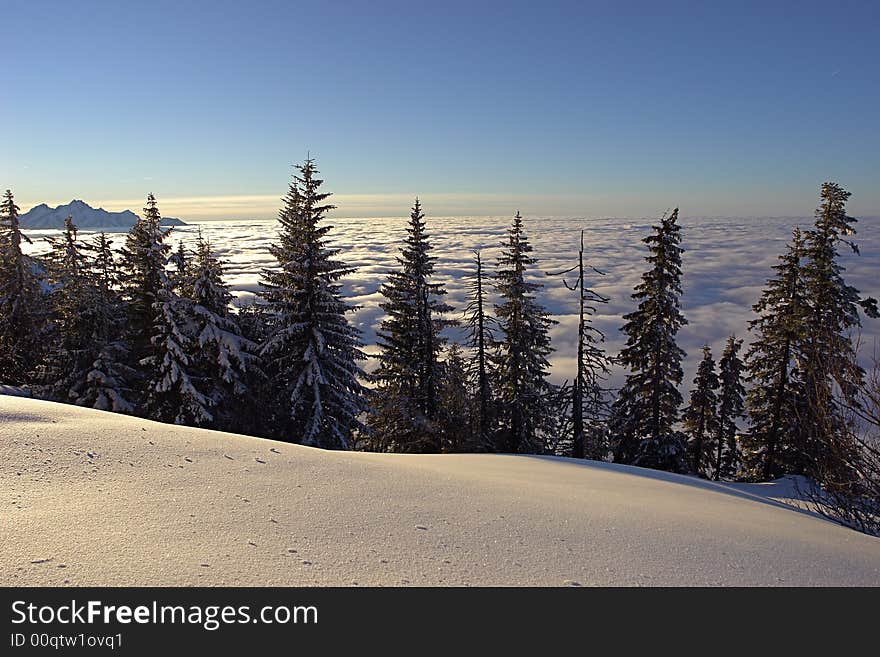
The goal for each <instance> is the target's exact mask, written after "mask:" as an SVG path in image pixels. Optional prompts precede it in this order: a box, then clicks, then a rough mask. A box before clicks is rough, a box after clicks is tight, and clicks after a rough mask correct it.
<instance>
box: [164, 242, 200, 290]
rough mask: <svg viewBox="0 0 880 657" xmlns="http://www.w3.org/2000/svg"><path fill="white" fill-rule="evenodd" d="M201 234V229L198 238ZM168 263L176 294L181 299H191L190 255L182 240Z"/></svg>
mask: <svg viewBox="0 0 880 657" xmlns="http://www.w3.org/2000/svg"><path fill="white" fill-rule="evenodd" d="M201 234H202V233H201V229H199V236H200V237H201ZM168 262H169V264H171V265H172V274H171V283H172V285H173V286H174V289H175V290H177V294H179V295H180V296H182V297H187V298H189V297H191V296H192V289H191V288H190V285H191V280H192V273H191V272H190V271H189V266H190V254H189V252H188V251H187V249H186V244H185V243H184V241H183V240H180V241H179V242H178V243H177V250H176V251H175V252H174V253H172V254H171V257H170V258H169V259H168Z"/></svg>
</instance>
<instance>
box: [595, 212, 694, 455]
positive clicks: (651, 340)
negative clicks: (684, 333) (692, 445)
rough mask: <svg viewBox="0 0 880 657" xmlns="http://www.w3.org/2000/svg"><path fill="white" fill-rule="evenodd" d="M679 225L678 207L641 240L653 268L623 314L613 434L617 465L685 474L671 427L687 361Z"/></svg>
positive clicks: (681, 448)
mask: <svg viewBox="0 0 880 657" xmlns="http://www.w3.org/2000/svg"><path fill="white" fill-rule="evenodd" d="M677 220H678V208H676V209H675V210H674V211H673V212H672V214H671V215H669V216H668V217H664V218H663V219H662V220H661V222H660V225H659V226H655V228H654V234H653V235H649V236H648V237H646V238H645V239H644V240H643V242H645V244H647V245H648V250H649V251H650V255H649V256H648V257H647V258H646V259H647V261H648V262H649V263H650V264H651V265H652V266H651V269H650V270H648V271H647V272H645V273H644V274H643V276H642V282H641V283H640V284H639V285H638V286H636V290H635V292H634V294H633V295H632V296H633V299H634V300H635V301H637V302H638V308H637V309H636V310H635V312H632V313H629V314H628V315H624V320H626V324H625V325H624V326H623V332H624V333H626V335H627V342H626V346H625V348H624V349H623V350H622V351H621V353H620V359H619V361H620V362H621V363H622V364H623V365H624V366H625V367H626V368H627V369H629V370H630V374H628V375H627V377H626V381H625V383H624V385H623V387H622V389H621V390H620V394H619V396H618V399H617V400H616V401H615V403H614V406H613V409H612V419H611V430H612V434H613V440H614V442H615V447H614V460H615V461H616V462H619V463H634V464H635V465H640V466H644V467H651V468H657V469H661V470H671V471H674V472H683V471H685V470H687V465H686V444H685V440H684V436H683V435H682V434H681V433H680V432H679V431H676V430H675V428H674V425H675V423H676V421H677V420H678V409H679V406H680V405H681V401H682V399H681V393H679V391H678V387H677V386H679V385H680V384H681V380H682V377H683V376H684V374H683V372H682V369H681V361H682V358H684V356H685V353H684V351H683V350H682V349H680V348H679V347H678V345H677V344H676V342H675V335H676V333H677V332H678V329H679V328H680V327H681V326H683V325H685V324H687V320H686V319H685V318H684V316H683V315H682V314H681V310H680V304H679V297H680V295H681V253H682V249H681V247H680V246H679V243H680V242H681V232H680V228H679V226H678V224H677V223H676V222H677Z"/></svg>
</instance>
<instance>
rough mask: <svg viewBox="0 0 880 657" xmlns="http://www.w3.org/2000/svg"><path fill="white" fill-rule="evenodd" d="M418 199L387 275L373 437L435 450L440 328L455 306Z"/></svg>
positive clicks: (384, 443)
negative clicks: (440, 279)
mask: <svg viewBox="0 0 880 657" xmlns="http://www.w3.org/2000/svg"><path fill="white" fill-rule="evenodd" d="M428 237H429V235H428V234H427V232H426V230H425V215H424V213H423V212H422V207H421V204H420V203H419V199H416V201H415V204H414V205H413V208H412V212H411V213H410V220H409V224H408V226H407V236H406V241H405V243H404V245H403V247H402V249H401V253H400V256H399V257H398V258H397V262H398V265H399V268H398V269H397V270H395V271H392V272H390V273H389V275H388V281H387V282H386V283H385V284H384V285H383V286H382V288H381V293H382V296H384V297H385V301H384V302H383V303H381V304H379V305H380V307H381V308H382V309H383V310H384V311H385V319H384V320H383V321H382V324H381V326H380V328H379V331H378V342H379V347H380V350H381V351H380V353H379V357H378V358H379V367H378V368H377V369H376V371H375V372H374V373H373V378H374V379H375V380H376V381H377V382H378V384H379V385H378V387H377V394H376V395H375V401H374V404H373V407H374V409H375V413H374V414H373V415H371V417H370V429H371V431H372V440H373V441H374V443H375V446H376V447H377V449H380V450H382V451H385V450H392V451H402V452H437V451H441V449H442V444H441V443H442V442H443V441H442V439H441V436H440V433H439V430H440V427H439V426H438V424H437V418H438V413H437V397H438V392H439V387H440V378H439V377H440V371H441V368H440V361H439V354H440V350H441V348H442V346H443V342H444V340H443V337H442V335H441V331H442V330H443V328H444V327H445V326H447V325H449V324H450V323H451V322H450V321H449V320H446V319H444V318H443V315H444V314H445V313H447V312H449V311H451V310H452V308H451V306H449V305H448V304H446V303H444V302H443V297H444V296H445V295H446V290H445V289H444V288H443V286H442V284H440V283H435V282H433V281H432V278H433V275H434V261H435V258H434V256H432V255H431V249H432V247H431V243H430V241H429V239H428Z"/></svg>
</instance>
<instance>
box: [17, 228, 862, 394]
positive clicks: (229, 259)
mask: <svg viewBox="0 0 880 657" xmlns="http://www.w3.org/2000/svg"><path fill="white" fill-rule="evenodd" d="M427 221H428V229H429V232H430V235H431V240H432V242H433V244H434V255H435V256H436V257H437V280H438V281H440V282H443V283H445V285H446V288H447V290H448V292H449V297H448V300H449V303H451V304H452V305H453V306H455V308H456V309H457V310H458V311H461V309H463V308H464V305H465V303H466V298H467V283H468V280H469V278H470V277H471V276H472V275H473V271H474V267H473V254H472V251H473V250H474V249H482V251H483V257H484V262H485V264H486V265H487V269H488V271H489V272H491V271H492V270H493V268H494V264H495V259H496V258H497V256H498V253H499V250H500V249H499V247H500V244H501V242H502V240H503V239H504V237H505V231H506V229H507V226H508V224H509V222H510V218H508V217H443V218H433V217H430V216H429V217H428V219H427ZM653 222H654V220H653V219H650V218H648V219H579V218H529V217H527V218H526V220H525V227H526V231H527V233H528V235H529V237H530V239H531V241H532V244H533V246H534V254H533V255H534V256H535V257H536V258H538V259H539V260H540V262H539V263H538V266H537V268H536V269H535V270H534V271H533V272H532V274H531V275H532V279H533V280H534V281H536V282H540V283H543V284H544V286H545V287H544V290H543V293H542V295H541V300H542V302H543V303H544V304H545V306H546V307H547V308H548V310H549V311H550V313H552V315H553V317H554V318H555V319H556V320H557V321H558V322H559V324H558V325H557V326H555V327H554V329H553V331H552V339H553V346H554V348H555V349H556V352H555V353H554V354H553V356H552V358H551V363H552V366H553V379H554V380H555V381H559V382H561V381H563V380H565V379H567V378H570V377H571V376H572V373H573V371H574V366H575V353H574V348H575V344H576V339H577V336H576V327H577V317H576V315H575V314H574V313H575V312H576V310H577V301H576V298H575V296H574V295H573V293H571V292H570V291H568V290H567V289H566V288H565V287H564V286H563V284H562V280H561V278H560V277H558V276H547V275H546V272H557V271H560V270H563V269H567V268H569V267H571V266H573V265H574V264H575V263H576V258H577V246H578V240H579V231H580V230H581V229H583V230H584V231H585V245H586V258H587V261H588V264H590V265H592V266H593V267H595V268H597V269H599V270H601V271H603V272H605V275H604V276H599V275H593V276H591V280H590V281H589V283H590V285H591V286H593V287H594V288H595V289H596V290H597V291H599V292H601V293H602V294H604V295H606V296H608V297H610V303H608V304H607V305H606V306H604V307H600V308H599V313H598V316H597V317H596V320H595V323H596V326H597V327H598V328H599V329H601V330H602V331H603V332H604V333H605V335H606V336H607V347H608V350H609V352H611V353H616V352H617V351H619V349H620V348H621V346H622V345H623V337H624V336H623V335H622V334H621V333H620V327H621V325H622V323H623V321H622V319H621V316H622V315H623V314H625V313H627V312H630V311H631V310H632V309H633V307H634V304H633V302H632V300H631V298H630V295H631V293H632V289H633V287H634V286H635V285H636V284H637V283H638V282H639V279H640V276H641V274H642V272H643V271H644V269H645V268H646V266H647V263H646V262H645V260H644V257H645V255H646V250H645V245H644V244H643V243H642V239H643V238H644V237H645V236H647V235H648V234H649V233H650V232H651V225H652V223H653ZM331 223H332V224H333V226H334V228H333V230H332V231H331V233H330V236H331V238H332V243H333V245H334V246H336V247H337V248H339V249H340V253H339V257H340V258H341V259H342V260H344V261H345V262H346V263H347V264H350V265H351V266H353V267H356V268H357V271H356V272H355V273H354V274H353V275H352V276H350V277H349V278H347V279H346V280H345V281H344V283H345V293H346V294H347V295H349V296H350V297H351V299H352V301H353V302H354V303H357V304H359V305H360V306H361V307H360V309H359V310H358V311H357V312H356V313H355V314H354V316H353V318H354V321H355V322H356V323H357V325H358V326H359V327H360V328H361V329H362V330H363V333H364V339H365V341H366V342H367V344H368V345H370V348H368V349H367V351H368V352H374V351H375V348H374V346H373V345H374V342H375V330H376V328H377V327H378V324H379V322H380V321H381V317H382V311H381V309H380V308H379V306H378V304H379V303H380V301H381V296H380V295H379V293H378V290H379V286H380V285H381V283H382V281H383V280H384V277H385V275H386V274H387V272H388V271H389V270H390V269H391V268H393V267H395V266H396V265H397V262H396V260H395V258H396V257H397V255H398V253H399V248H400V244H401V241H402V239H403V238H404V236H405V230H406V219H402V218H389V219H335V220H333V221H332V222H331ZM680 223H681V225H682V233H683V247H684V249H685V253H684V255H683V270H684V277H683V286H684V295H683V297H682V305H683V308H684V314H685V316H686V317H687V319H688V321H689V324H688V325H687V326H686V327H684V328H683V329H682V331H681V333H680V336H679V337H680V340H679V342H680V345H681V346H682V348H684V349H685V350H686V351H687V354H688V356H687V360H686V362H685V383H684V386H683V387H684V388H686V389H689V387H690V381H691V379H692V377H693V373H694V371H695V369H696V365H697V359H698V358H699V350H700V347H701V346H702V345H703V344H705V343H707V344H709V345H710V346H711V347H712V348H713V351H714V352H715V354H716V358H717V357H718V356H719V355H720V352H721V349H722V348H723V343H724V341H725V340H726V338H727V336H728V335H730V334H736V335H737V336H740V337H743V338H745V339H746V341H748V339H749V336H748V333H747V330H746V328H747V325H748V322H749V320H750V319H753V317H754V315H753V313H752V311H751V306H752V304H754V303H755V301H757V299H758V297H759V295H760V293H761V289H762V288H763V286H764V283H765V281H766V279H767V278H768V277H769V276H770V275H771V273H772V272H771V267H772V266H773V265H774V264H775V263H776V261H777V257H778V255H779V254H780V253H782V252H783V251H784V249H785V244H786V243H787V241H788V240H789V238H790V236H791V231H792V229H793V228H794V226H796V225H799V226H801V227H802V228H807V227H809V226H810V224H811V223H812V219H811V218H810V217H801V218H792V217H772V218H766V217H764V218H721V219H719V218H700V217H685V218H683V219H682V220H681V222H680ZM878 223H880V220H878V219H876V218H868V219H862V220H861V221H860V222H859V224H858V226H857V227H858V230H859V233H858V235H857V236H856V241H857V242H858V244H859V246H860V248H861V255H860V256H857V255H854V254H847V255H845V256H844V258H843V264H844V265H845V267H846V272H845V276H846V279H847V281H848V282H850V283H851V284H852V285H855V286H856V287H857V288H858V289H860V290H861V291H862V293H863V295H871V296H880V277H878V274H880V228H878ZM199 228H201V230H202V232H203V234H204V235H205V236H206V237H207V238H208V239H210V241H211V243H212V244H213V246H214V248H215V249H216V250H217V252H218V253H219V255H220V256H221V258H222V259H223V260H224V261H225V262H226V266H227V269H226V273H227V280H228V282H229V283H230V285H231V287H232V289H233V291H234V293H235V294H236V296H237V303H238V304H243V303H248V302H249V300H250V299H251V298H252V297H253V294H254V293H255V292H257V291H258V290H259V283H258V282H259V279H260V272H261V271H262V269H264V268H266V267H272V266H274V264H275V263H274V259H273V258H272V256H271V255H270V254H269V251H268V246H269V244H270V243H271V242H272V241H273V239H274V238H275V234H276V230H277V228H276V225H275V222H272V221H239V222H206V223H202V224H199V225H197V226H195V225H194V226H186V227H178V228H175V229H174V230H173V232H172V242H174V243H175V246H176V241H177V240H179V239H184V240H187V241H189V242H192V241H193V240H194V239H195V234H196V231H197V230H199ZM31 235H32V236H33V237H37V236H38V234H35V233H31ZM120 238H121V236H117V239H120ZM35 247H36V248H40V244H39V243H38V244H36V245H35ZM878 336H880V322H878V321H877V320H871V319H865V320H864V322H863V327H862V331H861V341H862V345H863V349H862V350H863V353H864V356H865V358H869V357H870V356H871V355H872V353H873V349H874V342H875V340H876V338H877V337H878ZM449 337H450V338H451V339H456V340H462V339H463V337H464V336H463V333H462V331H461V330H456V329H452V330H450V331H449ZM622 375H623V373H622V372H620V371H617V372H615V374H614V377H613V379H612V381H611V382H610V383H611V384H612V385H617V384H619V383H620V382H621V380H622Z"/></svg>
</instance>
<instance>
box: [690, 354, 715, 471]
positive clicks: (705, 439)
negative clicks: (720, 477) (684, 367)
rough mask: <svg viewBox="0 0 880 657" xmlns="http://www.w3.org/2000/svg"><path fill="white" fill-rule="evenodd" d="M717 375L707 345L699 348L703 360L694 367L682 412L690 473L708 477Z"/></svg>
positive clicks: (710, 461) (713, 432) (712, 445)
mask: <svg viewBox="0 0 880 657" xmlns="http://www.w3.org/2000/svg"><path fill="white" fill-rule="evenodd" d="M717 389H718V375H717V374H716V373H715V359H713V358H712V350H711V349H709V345H704V346H703V359H702V360H701V361H700V365H699V366H698V367H697V375H696V376H695V377H694V388H693V390H691V398H690V403H689V404H688V406H687V407H686V408H685V410H684V416H683V419H684V428H685V432H686V433H687V435H688V437H689V441H688V458H689V460H690V464H691V471H692V472H693V473H695V474H698V475H700V476H701V477H708V476H709V473H710V472H711V467H710V464H711V463H712V462H713V458H712V457H713V453H714V451H715V450H714V443H713V441H714V440H715V438H716V437H717V435H718V396H717V394H716V391H717Z"/></svg>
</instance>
